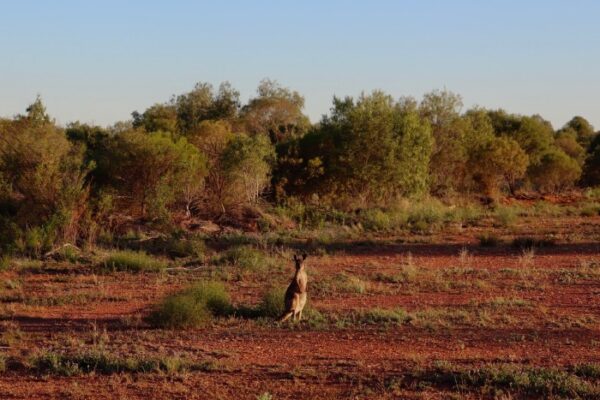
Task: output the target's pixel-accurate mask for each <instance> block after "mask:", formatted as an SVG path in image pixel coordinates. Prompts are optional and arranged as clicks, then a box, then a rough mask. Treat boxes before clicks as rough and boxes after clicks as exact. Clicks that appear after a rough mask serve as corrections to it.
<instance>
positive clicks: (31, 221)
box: [0, 98, 89, 250]
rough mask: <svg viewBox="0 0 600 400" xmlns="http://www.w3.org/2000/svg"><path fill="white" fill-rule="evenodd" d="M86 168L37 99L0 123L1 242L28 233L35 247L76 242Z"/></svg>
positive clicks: (23, 237) (78, 152)
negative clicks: (35, 244) (20, 114)
mask: <svg viewBox="0 0 600 400" xmlns="http://www.w3.org/2000/svg"><path fill="white" fill-rule="evenodd" d="M88 170H89V169H88V167H86V166H85V165H84V164H83V148H82V147H81V146H75V145H73V144H72V143H71V142H69V140H67V137H66V136H65V134H64V132H63V131H62V130H61V129H59V128H58V127H56V126H55V125H54V124H53V123H52V122H51V120H50V118H49V117H48V115H47V114H46V112H45V107H44V105H43V103H42V102H41V100H40V99H39V98H38V99H36V101H35V102H34V103H33V104H32V105H31V106H29V107H28V108H27V115H25V116H19V117H17V118H16V119H14V120H12V121H5V122H4V123H2V124H0V202H1V203H2V204H0V225H2V226H0V230H1V231H2V233H1V234H0V236H3V238H2V241H4V242H5V243H7V242H10V241H14V240H25V241H27V240H26V236H27V235H28V234H30V233H31V235H33V236H36V238H37V239H36V240H33V239H32V238H31V237H30V239H31V240H30V241H31V242H34V241H36V242H38V244H39V246H34V247H36V248H37V249H38V250H40V249H41V248H42V247H45V248H47V247H48V246H51V245H52V244H53V243H55V242H57V241H71V242H74V241H76V240H77V239H78V237H79V233H80V229H81V226H80V225H79V222H80V217H81V215H82V213H83V212H84V211H85V207H86V199H87V188H86V185H85V177H86V174H87V172H88ZM28 232H29V233H28ZM42 242H43V243H42ZM21 247H22V249H23V247H26V246H24V245H23V246H21ZM23 250H24V249H23Z"/></svg>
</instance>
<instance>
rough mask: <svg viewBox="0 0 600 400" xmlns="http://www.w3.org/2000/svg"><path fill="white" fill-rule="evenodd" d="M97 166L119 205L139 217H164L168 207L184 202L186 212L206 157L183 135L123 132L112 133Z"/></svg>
mask: <svg viewBox="0 0 600 400" xmlns="http://www.w3.org/2000/svg"><path fill="white" fill-rule="evenodd" d="M108 150H109V152H108V153H106V154H104V155H103V156H102V157H105V158H106V157H108V160H101V161H100V162H99V165H101V166H103V168H108V171H107V173H108V174H109V176H111V177H112V181H111V186H112V187H113V188H114V189H115V190H117V192H118V194H119V198H120V199H121V205H122V206H127V205H128V204H130V205H132V206H134V208H137V209H138V210H139V215H140V216H141V217H142V218H145V217H147V216H149V217H150V218H158V219H163V220H164V219H165V218H168V215H167V210H168V208H169V207H170V206H171V205H173V204H176V203H183V204H185V208H186V212H189V208H190V204H191V203H192V202H193V201H194V200H195V197H194V196H195V195H196V194H197V193H198V192H199V190H200V188H201V187H202V184H203V179H204V176H205V175H206V159H205V157H204V156H203V155H202V154H201V153H200V152H199V151H198V149H197V148H196V147H194V146H192V145H191V144H189V143H188V141H187V140H186V139H185V138H179V139H173V137H172V136H171V135H170V134H167V133H161V132H157V133H152V134H146V133H143V132H140V131H136V130H133V131H127V132H124V133H122V134H119V135H117V136H115V137H114V138H113V139H112V140H111V142H110V145H109V147H108Z"/></svg>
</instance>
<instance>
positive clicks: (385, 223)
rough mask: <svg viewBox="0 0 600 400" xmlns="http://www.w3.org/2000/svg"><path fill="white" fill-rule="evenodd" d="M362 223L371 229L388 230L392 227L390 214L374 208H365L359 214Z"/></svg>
mask: <svg viewBox="0 0 600 400" xmlns="http://www.w3.org/2000/svg"><path fill="white" fill-rule="evenodd" d="M361 220H362V225H363V227H364V228H365V229H367V230H371V231H384V232H385V231H389V230H390V229H391V228H392V221H391V218H390V215H389V214H387V213H385V212H384V211H382V210H380V209H378V208H375V209H370V210H366V211H364V212H363V213H362V214H361Z"/></svg>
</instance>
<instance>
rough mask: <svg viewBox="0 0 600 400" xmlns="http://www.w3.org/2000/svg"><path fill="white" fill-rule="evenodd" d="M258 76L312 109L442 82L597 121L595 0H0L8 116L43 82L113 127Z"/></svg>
mask: <svg viewBox="0 0 600 400" xmlns="http://www.w3.org/2000/svg"><path fill="white" fill-rule="evenodd" d="M264 77H270V78H272V79H276V80H278V81H279V82H281V83H282V84H284V85H285V86H289V87H291V88H293V89H295V90H298V91H299V92H300V93H301V94H303V95H304V96H305V97H306V111H307V113H308V115H309V116H310V117H311V119H312V120H313V121H316V120H318V119H319V117H320V115H321V114H323V113H326V112H327V111H328V110H329V107H330V104H331V98H332V95H333V94H337V95H339V96H343V95H358V94H359V93H360V92H361V91H362V90H366V91H370V90H372V89H384V90H386V91H387V92H389V93H390V94H392V95H393V96H394V97H399V96H402V95H413V96H416V97H420V96H421V95H422V94H423V93H425V92H427V91H430V90H432V89H435V88H447V89H449V90H452V91H455V92H458V93H460V94H461V95H462V96H463V98H464V102H465V105H466V106H472V105H476V104H477V105H481V106H485V107H490V108H497V107H503V108H505V109H507V110H508V111H511V112H518V113H523V114H533V113H539V114H541V115H543V116H544V117H545V118H547V119H549V120H550V121H552V123H553V124H554V125H555V126H556V127H558V126H561V125H563V124H564V123H565V122H566V121H567V120H568V119H570V118H571V117H572V116H573V115H576V114H579V115H583V116H584V117H586V118H588V119H589V120H590V121H591V122H592V123H593V124H594V125H595V127H596V128H597V129H600V95H599V93H600V1H594V0H587V1H586V0H563V1H559V0H521V1H517V0H503V1H500V0H485V1H484V0H437V1H436V0H404V1H401V0H397V1H383V0H371V1H366V0H365V1H350V0H346V1H342V0H336V1H334V0H321V1H309V0H304V1H291V0H289V1H285V0H279V1H275V0H273V1H266V0H265V1H260V0H254V1H183V0H180V1H177V0H173V1H150V0H145V1H143V0H135V1H134V0H130V1H125V0H120V1H116V0H110V1H109V0H102V1H92V0H88V1H83V0H80V1H74V0H72V1H67V0H55V1H50V0H48V1H42V0H39V1H34V0H19V1H15V0H0V116H12V115H14V114H16V113H18V112H23V110H24V109H25V107H26V106H27V104H29V103H30V102H31V101H32V100H33V99H34V98H35V96H36V94H38V93H39V94H41V95H42V97H43V99H44V101H45V102H46V105H47V107H48V111H49V112H50V113H51V115H52V116H54V117H55V118H57V120H58V121H59V122H60V123H66V122H69V121H73V120H81V121H84V122H93V123H98V124H101V125H106V124H110V123H113V122H115V121H118V120H123V119H128V118H129V117H130V113H131V112H132V111H133V110H140V111H142V110H144V109H145V108H146V107H148V106H149V105H151V104H153V103H156V102H162V101H166V100H168V99H169V98H170V96H171V95H172V94H178V93H182V92H185V91H188V90H190V89H191V88H192V87H193V85H194V83H195V82H198V81H207V82H210V83H213V84H214V85H215V86H217V85H218V84H219V83H220V82H221V81H224V80H229V81H230V82H231V83H232V84H233V85H234V87H236V88H237V89H238V90H240V92H241V93H242V98H243V99H244V100H246V99H247V98H248V97H249V96H251V95H252V94H253V93H254V91H255V88H256V86H257V84H258V82H259V81H260V80H261V79H262V78H264Z"/></svg>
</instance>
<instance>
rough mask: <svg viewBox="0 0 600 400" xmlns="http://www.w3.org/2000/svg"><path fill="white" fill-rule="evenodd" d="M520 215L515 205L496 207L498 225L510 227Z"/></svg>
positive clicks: (495, 215)
mask: <svg viewBox="0 0 600 400" xmlns="http://www.w3.org/2000/svg"><path fill="white" fill-rule="evenodd" d="M518 216H519V214H518V212H517V210H516V209H515V208H513V207H504V206H500V207H497V208H496V211H495V213H494V217H495V219H496V221H497V222H498V225H500V226H503V227H509V226H512V225H514V223H515V222H516V220H517V217H518Z"/></svg>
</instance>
